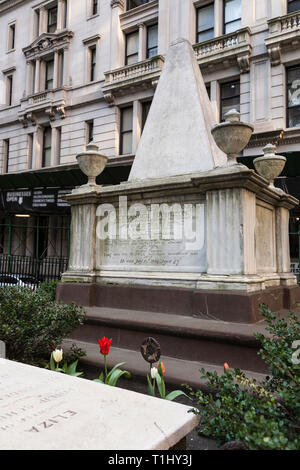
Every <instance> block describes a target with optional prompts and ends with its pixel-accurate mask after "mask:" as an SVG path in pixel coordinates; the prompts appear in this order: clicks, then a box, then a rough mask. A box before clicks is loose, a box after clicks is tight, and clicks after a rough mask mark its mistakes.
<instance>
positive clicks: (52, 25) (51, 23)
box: [47, 6, 57, 33]
mask: <svg viewBox="0 0 300 470" xmlns="http://www.w3.org/2000/svg"><path fill="white" fill-rule="evenodd" d="M56 29H57V6H55V7H53V8H49V10H48V26H47V32H48V33H55V31H56Z"/></svg>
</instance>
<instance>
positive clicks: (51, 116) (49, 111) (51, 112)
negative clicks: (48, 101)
mask: <svg viewBox="0 0 300 470" xmlns="http://www.w3.org/2000/svg"><path fill="white" fill-rule="evenodd" d="M45 114H47V115H48V116H49V119H50V121H55V110H54V108H53V107H52V106H51V107H50V108H47V109H45Z"/></svg>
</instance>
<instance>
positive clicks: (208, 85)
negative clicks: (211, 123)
mask: <svg viewBox="0 0 300 470" xmlns="http://www.w3.org/2000/svg"><path fill="white" fill-rule="evenodd" d="M205 88H206V91H207V94H208V97H209V99H210V97H211V95H210V93H211V88H210V83H208V84H207V85H205Z"/></svg>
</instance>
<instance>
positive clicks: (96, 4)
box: [91, 0, 98, 16]
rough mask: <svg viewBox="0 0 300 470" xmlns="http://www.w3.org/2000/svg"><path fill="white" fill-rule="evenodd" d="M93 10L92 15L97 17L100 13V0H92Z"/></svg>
mask: <svg viewBox="0 0 300 470" xmlns="http://www.w3.org/2000/svg"><path fill="white" fill-rule="evenodd" d="M91 6H92V8H91V13H92V16H93V15H97V13H98V0H92V5H91Z"/></svg>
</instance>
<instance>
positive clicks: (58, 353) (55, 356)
mask: <svg viewBox="0 0 300 470" xmlns="http://www.w3.org/2000/svg"><path fill="white" fill-rule="evenodd" d="M52 354H53V359H54V360H55V362H57V363H59V362H61V361H62V358H63V350H62V349H55V351H53V353H52Z"/></svg>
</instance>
